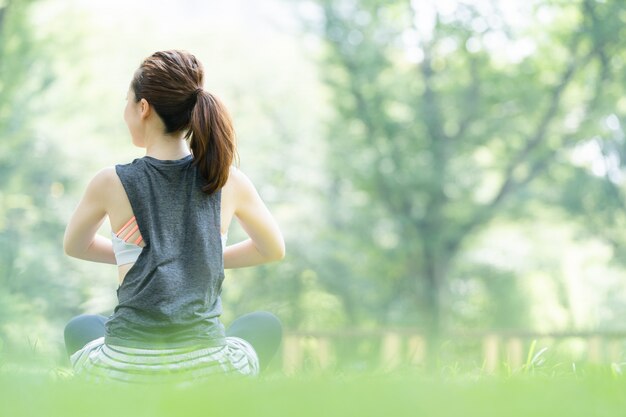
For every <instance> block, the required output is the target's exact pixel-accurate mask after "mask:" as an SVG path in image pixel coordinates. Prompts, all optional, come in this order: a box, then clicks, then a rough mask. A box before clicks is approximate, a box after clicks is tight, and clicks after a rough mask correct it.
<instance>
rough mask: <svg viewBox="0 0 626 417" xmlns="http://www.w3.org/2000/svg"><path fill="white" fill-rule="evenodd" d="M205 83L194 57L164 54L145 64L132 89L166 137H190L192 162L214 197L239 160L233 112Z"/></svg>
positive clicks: (143, 63)
mask: <svg viewBox="0 0 626 417" xmlns="http://www.w3.org/2000/svg"><path fill="white" fill-rule="evenodd" d="M203 79H204V71H203V68H202V64H201V63H200V62H199V61H198V60H197V59H196V57H195V56H193V55H192V54H190V53H188V52H185V51H176V50H171V51H160V52H155V53H154V54H152V55H151V56H150V57H148V58H146V59H145V60H144V61H143V62H142V64H141V66H140V67H139V69H137V71H136V72H135V76H134V77H133V81H132V83H131V88H132V89H133V91H134V93H135V99H136V100H137V101H139V100H141V99H142V98H145V99H146V100H147V101H148V103H150V104H151V105H152V106H153V107H154V110H155V111H156V112H157V114H158V115H159V117H160V118H161V120H163V123H164V124H165V130H166V133H175V132H186V133H185V139H189V147H190V149H191V153H192V154H193V163H194V165H196V166H197V167H198V169H199V172H200V175H201V176H202V178H203V179H204V180H205V181H206V184H205V185H204V186H203V187H202V191H204V192H205V193H207V194H213V193H214V192H216V191H218V190H219V189H221V188H222V187H223V186H224V184H226V181H227V180H228V174H229V173H230V165H231V164H232V162H233V159H235V157H237V159H238V155H237V145H236V137H235V130H234V128H233V122H232V119H231V117H230V115H229V113H228V110H227V109H226V107H225V106H224V104H223V103H222V102H221V100H219V99H218V98H217V97H216V96H214V95H213V94H211V93H209V92H208V91H204V90H203V88H202V84H203ZM237 162H239V161H238V160H237Z"/></svg>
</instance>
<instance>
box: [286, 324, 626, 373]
mask: <svg viewBox="0 0 626 417" xmlns="http://www.w3.org/2000/svg"><path fill="white" fill-rule="evenodd" d="M359 339H369V340H374V341H376V343H377V344H378V346H379V348H378V352H377V357H378V361H379V363H378V364H377V366H378V367H381V368H383V369H387V370H393V369H395V368H397V367H399V366H401V365H402V364H410V365H416V366H420V365H423V364H424V361H425V359H426V354H427V350H428V343H427V340H426V338H425V337H424V336H423V335H422V334H421V333H420V332H418V331H415V330H409V329H398V330H386V331H383V330H356V329H352V330H345V331H336V332H289V333H286V334H285V335H284V337H283V344H282V368H283V371H284V372H285V373H287V374H293V373H295V372H298V371H300V370H302V368H303V365H304V362H305V358H307V359H308V360H309V362H313V363H314V367H315V368H316V369H319V370H326V369H329V368H331V367H332V366H334V365H335V364H336V359H337V358H336V355H335V347H336V345H337V344H338V343H342V342H350V341H353V342H356V341H358V340H359ZM442 340H444V341H445V343H446V344H447V345H448V346H450V345H454V344H457V345H459V346H461V345H463V344H472V345H474V346H478V350H479V353H478V354H479V355H480V358H478V360H479V361H480V362H481V364H482V368H483V370H484V371H485V372H488V373H493V372H496V371H498V369H500V367H501V366H502V365H503V364H506V366H508V367H509V368H510V369H519V368H521V367H522V366H523V365H524V364H525V363H526V362H527V360H528V353H529V349H530V346H531V344H532V343H533V341H535V351H534V352H535V353H536V352H538V351H540V350H541V349H544V348H546V347H547V348H548V349H550V348H552V347H554V346H555V345H557V344H558V343H560V342H563V341H566V340H570V341H571V340H576V341H578V342H579V345H580V346H582V348H581V351H582V355H583V356H582V357H580V358H579V359H580V360H584V361H586V362H588V363H593V364H610V363H620V362H622V361H623V360H624V352H625V349H624V347H625V346H626V345H625V342H626V331H604V332H552V333H541V332H532V331H490V332H487V331H485V332H464V333H453V334H446V335H444V336H443V337H442Z"/></svg>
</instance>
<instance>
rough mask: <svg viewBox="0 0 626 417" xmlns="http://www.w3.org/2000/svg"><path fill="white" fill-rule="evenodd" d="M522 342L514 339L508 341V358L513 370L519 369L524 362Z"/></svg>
mask: <svg viewBox="0 0 626 417" xmlns="http://www.w3.org/2000/svg"><path fill="white" fill-rule="evenodd" d="M523 350H524V348H523V343H522V340H521V339H519V338H517V337H514V338H511V339H509V340H508V342H507V345H506V356H507V360H508V363H509V366H510V367H511V370H515V369H519V368H521V366H522V363H523V360H524V352H523Z"/></svg>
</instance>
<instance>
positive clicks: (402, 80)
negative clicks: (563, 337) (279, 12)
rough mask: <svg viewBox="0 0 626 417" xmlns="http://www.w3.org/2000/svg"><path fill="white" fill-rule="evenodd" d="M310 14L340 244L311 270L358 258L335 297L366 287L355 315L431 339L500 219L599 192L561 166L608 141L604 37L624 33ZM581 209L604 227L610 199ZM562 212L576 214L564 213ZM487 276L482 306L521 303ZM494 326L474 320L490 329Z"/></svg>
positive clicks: (490, 16)
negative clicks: (373, 311) (462, 257)
mask: <svg viewBox="0 0 626 417" xmlns="http://www.w3.org/2000/svg"><path fill="white" fill-rule="evenodd" d="M316 4H317V5H318V7H319V9H320V11H321V15H322V19H321V20H320V23H319V25H318V26H315V25H313V28H314V30H317V32H318V33H319V35H320V36H321V37H322V38H323V39H324V45H325V48H324V58H323V59H324V62H325V65H326V66H325V68H324V71H323V77H324V80H325V82H326V84H327V85H328V87H329V88H330V90H331V92H332V103H333V106H334V107H335V109H336V112H335V116H334V118H333V120H332V121H331V122H330V123H329V126H328V132H329V133H328V135H329V137H330V138H332V139H331V146H330V151H329V153H328V169H329V171H330V173H331V175H332V176H333V179H332V181H331V182H330V183H329V184H328V186H327V190H328V194H329V195H331V196H332V202H331V204H330V205H329V208H328V211H327V212H328V216H329V217H332V218H333V220H332V221H329V224H328V228H329V232H328V234H329V235H333V236H337V235H341V236H343V237H342V238H341V243H337V244H331V245H329V246H328V247H327V251H326V253H325V254H324V255H322V258H321V259H324V260H328V259H331V260H332V261H333V262H334V265H335V266H337V265H339V264H342V263H344V262H346V261H344V260H343V259H352V262H351V261H348V262H349V263H348V264H346V265H345V266H344V268H343V270H345V272H346V274H345V275H344V276H342V279H341V281H340V283H341V284H337V285H338V286H339V285H343V286H344V287H345V288H346V289H344V290H343V291H339V293H340V294H342V295H343V294H346V293H350V292H351V291H350V290H347V288H358V287H359V286H360V285H363V286H364V287H365V288H368V287H369V286H370V285H371V286H373V287H374V288H375V290H374V292H375V294H376V298H375V300H372V303H371V304H365V303H361V304H360V305H359V307H363V308H364V309H370V308H371V306H372V305H378V306H380V307H382V310H381V309H380V308H379V309H378V311H379V312H378V316H379V317H381V318H383V319H382V321H383V322H384V321H388V322H393V323H402V319H398V318H399V317H403V318H406V317H413V316H418V317H420V319H414V320H413V323H416V324H422V325H425V326H426V327H427V328H429V329H430V331H431V332H435V333H436V332H438V331H440V329H441V328H442V326H443V325H444V323H446V321H445V320H443V319H442V316H448V317H451V315H450V308H451V305H450V304H447V303H446V302H445V301H446V300H447V298H446V293H447V292H448V290H449V288H450V287H451V285H452V284H453V282H452V281H453V280H454V279H459V278H461V279H462V276H463V273H462V271H464V270H469V269H477V268H480V265H473V266H472V265H467V264H462V263H461V262H460V261H459V254H461V253H463V252H464V250H466V248H467V247H468V245H471V244H472V241H471V238H472V237H474V236H476V235H479V234H480V233H481V232H484V231H485V230H487V229H488V228H489V227H490V224H491V222H492V221H493V220H494V219H507V220H509V221H516V220H517V219H519V218H520V217H524V218H533V217H540V216H541V214H542V210H541V207H548V206H549V205H551V204H561V203H562V202H565V200H566V199H569V200H570V201H578V199H579V198H583V196H582V195H581V193H583V194H586V193H587V190H588V188H587V187H585V186H584V184H585V183H586V182H590V183H593V182H594V181H595V182H598V179H594V176H593V174H591V173H590V172H589V171H586V170H581V169H580V168H578V167H577V166H576V165H575V164H574V163H573V162H572V159H571V157H570V155H571V152H572V150H573V149H575V147H576V146H577V145H578V144H580V143H583V142H585V141H588V140H590V138H593V137H594V136H598V135H602V134H603V133H602V129H601V122H602V121H604V120H605V118H606V117H608V116H609V115H611V114H615V112H616V111H617V109H618V108H619V100H620V97H622V96H623V94H624V83H623V82H622V81H623V73H624V71H623V62H624V56H625V55H624V54H625V52H626V45H624V44H623V41H622V39H623V38H621V37H616V36H613V35H611V36H609V35H608V32H609V31H608V30H607V29H606V28H607V27H610V28H612V29H611V30H615V31H616V32H617V33H621V32H623V31H624V25H623V24H622V23H623V22H621V19H623V14H622V13H621V2H619V1H605V2H594V1H586V0H585V1H579V2H565V3H563V2H550V1H536V2H533V3H528V5H527V7H528V9H526V14H523V15H522V16H521V17H520V19H518V20H517V21H516V22H517V23H513V21H511V20H510V19H508V20H507V18H506V16H504V15H503V14H502V13H500V12H499V11H498V9H497V7H495V5H494V4H491V5H485V6H484V7H482V6H481V7H479V6H478V5H472V4H471V3H465V2H458V3H455V5H454V7H452V8H447V9H445V8H443V7H441V8H438V7H437V6H432V5H430V4H426V3H424V2H410V3H409V2H405V1H392V2H388V1H385V2H382V1H357V2H355V1H325V0H320V1H317V2H316ZM519 7H520V8H521V6H519ZM535 13H539V14H541V15H542V16H545V17H546V20H545V21H543V22H539V21H535V20H534V19H533V17H534V16H535ZM431 14H432V16H431ZM429 17H432V19H429ZM520 22H523V23H520ZM524 45H526V46H527V48H524ZM611 57H616V58H615V59H612V58H611ZM620 117H621V116H619V115H618V116H617V118H618V119H619V118H620ZM614 124H615V123H614ZM619 133H620V135H621V128H620V129H619ZM621 137H623V135H621ZM620 149H621V148H620ZM574 176H581V178H574ZM570 178H571V179H572V181H571V182H570ZM568 184H569V185H568ZM590 186H591V184H590ZM561 187H563V192H560V191H555V190H560V188H561ZM615 188H616V187H612V190H611V187H609V189H606V190H605V191H602V189H601V188H598V187H595V188H594V191H592V192H593V193H603V192H614V191H615ZM559 196H562V198H561V199H560V200H559ZM584 198H586V199H589V197H588V196H587V197H584ZM591 200H592V201H593V202H595V203H596V205H595V206H590V208H589V211H593V212H594V213H598V212H600V211H601V209H600V207H599V206H600V205H602V202H604V201H605V197H604V196H602V195H598V196H597V198H595V199H593V198H591ZM596 208H598V211H594V209H596ZM563 209H564V212H566V211H568V210H574V211H577V212H580V211H578V210H576V205H575V204H574V203H570V204H569V205H566V204H563ZM606 210H607V211H611V212H612V213H619V212H620V210H619V209H617V206H615V205H613V206H611V207H610V208H606ZM342 214H343V215H342ZM616 215H617V216H621V215H619V214H616ZM598 218H606V217H603V216H601V215H600V216H598ZM621 222H622V221H621V220H620V221H618V222H612V221H611V220H610V219H607V221H605V222H604V227H603V228H601V229H600V230H597V229H596V228H594V227H592V226H591V225H590V227H589V230H590V233H592V234H594V235H595V236H598V235H603V234H604V235H606V234H607V233H606V232H605V233H603V231H606V230H607V229H609V228H611V226H612V228H611V230H612V232H613V233H614V234H619V235H620V236H626V235H624V234H623V233H621V232H620V229H615V226H616V225H618V224H621ZM609 225H611V226H609ZM321 236H322V238H325V237H326V236H325V233H324V234H321ZM385 244H386V245H387V247H386V248H384V249H383V250H381V248H380V246H381V245H385ZM344 254H345V255H344ZM382 254H384V255H382ZM359 255H361V256H362V261H361V258H359ZM383 256H384V257H385V261H382V263H381V258H382V257H383ZM354 257H357V258H356V262H354V261H355V259H354ZM350 262H351V263H350ZM355 264H356V265H358V266H357V267H355ZM348 265H349V266H348ZM362 271H365V272H362ZM385 272H387V273H385ZM483 272H484V273H485V274H484V277H483V279H482V281H481V282H482V283H483V285H485V286H486V292H487V293H489V296H488V297H489V300H490V301H489V302H491V303H493V302H495V303H497V302H498V301H493V300H494V299H496V298H497V296H498V295H500V296H501V295H502V294H509V293H514V292H515V288H516V282H517V281H516V279H515V277H514V276H511V275H509V276H508V277H507V278H502V279H488V277H489V276H490V275H491V276H493V275H494V273H493V271H491V272H489V271H483ZM328 273H329V272H328ZM322 280H323V281H324V282H330V281H332V277H331V276H330V275H327V276H326V277H325V278H323V279H322ZM391 288H392V289H391ZM333 290H335V289H333ZM363 294H366V292H365V291H364V293H363ZM352 297H354V295H352ZM490 297H494V298H490ZM357 298H358V297H357ZM404 300H411V301H410V302H408V303H405V302H404ZM508 301H509V302H510V301H513V300H511V299H509V300H508ZM518 301H526V302H529V301H531V300H523V299H521V298H518ZM350 303H351V301H350V299H349V298H348V299H346V304H350ZM506 303H507V301H506V299H504V300H502V305H503V306H504V305H505V304H506ZM514 305H515V303H513V304H509V306H510V307H511V308H510V310H508V311H506V314H508V315H509V316H510V320H509V322H507V321H504V322H502V323H500V324H509V325H521V323H523V322H524V310H525V308H524V307H522V306H521V305H518V306H514ZM357 308H358V307H357ZM396 309H398V310H400V311H401V313H399V314H389V313H388V312H390V311H393V310H396ZM494 311H498V310H497V308H496V309H495V310H494V308H492V307H486V306H485V308H484V309H482V313H483V316H482V319H483V320H486V321H485V322H484V324H486V323H487V322H488V321H489V318H488V317H490V313H493V312H494ZM500 313H505V312H504V311H500ZM385 318H386V319H387V320H385ZM461 319H462V318H461ZM459 323H463V321H460V322H459Z"/></svg>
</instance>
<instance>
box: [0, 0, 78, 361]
mask: <svg viewBox="0 0 626 417" xmlns="http://www.w3.org/2000/svg"><path fill="white" fill-rule="evenodd" d="M31 3H32V2H30V1H22V0H11V1H8V2H5V3H4V4H3V5H2V6H1V7H0V79H1V80H2V81H1V82H0V137H2V144H1V145H0V190H1V191H0V338H1V339H3V340H4V342H3V343H4V345H5V346H4V350H5V353H6V352H9V351H14V352H19V351H20V350H23V349H24V347H26V346H27V343H29V340H27V334H29V333H31V337H32V336H33V334H36V333H37V332H39V331H41V330H42V329H41V327H39V323H41V322H42V321H44V322H45V321H47V320H48V318H47V315H48V314H49V313H51V312H55V311H60V310H62V309H63V308H67V304H66V303H65V300H67V298H66V297H67V295H68V293H69V294H71V292H72V290H71V289H69V288H67V287H66V284H67V281H64V280H63V276H64V274H65V273H66V271H65V269H66V268H67V264H66V263H65V262H64V259H63V258H64V257H63V253H62V235H63V229H64V224H63V222H62V220H61V219H60V218H59V215H58V213H57V208H58V207H59V204H60V201H61V198H62V196H63V193H64V190H65V188H66V187H67V186H68V184H69V183H70V178H69V177H68V176H67V174H64V173H63V170H62V166H63V156H62V154H61V153H60V152H59V151H58V149H57V148H56V147H55V145H53V144H51V143H50V141H49V140H48V138H47V137H46V136H45V135H42V134H39V133H37V130H36V128H35V126H34V125H35V123H34V122H35V120H36V117H37V116H40V115H41V113H40V110H41V109H40V108H39V106H38V100H37V98H38V97H41V96H42V95H43V94H44V93H45V91H46V90H47V88H48V87H49V86H50V85H51V83H52V82H53V74H52V73H51V72H50V70H49V67H48V64H47V63H48V58H49V57H50V53H51V51H50V50H49V49H47V46H46V45H42V44H40V43H38V40H36V39H35V37H34V36H33V29H32V26H31V23H30V21H29V19H28V16H29V15H30V11H31V7H32V5H31ZM59 306H61V307H59ZM9 347H11V349H9ZM52 351H53V352H54V349H53V350H52Z"/></svg>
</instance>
